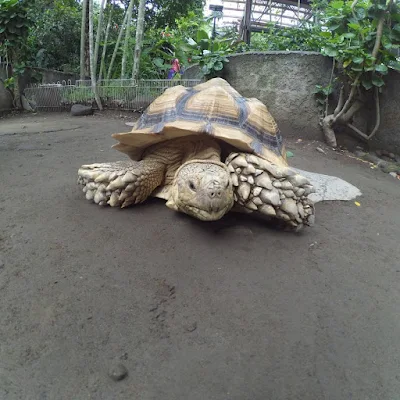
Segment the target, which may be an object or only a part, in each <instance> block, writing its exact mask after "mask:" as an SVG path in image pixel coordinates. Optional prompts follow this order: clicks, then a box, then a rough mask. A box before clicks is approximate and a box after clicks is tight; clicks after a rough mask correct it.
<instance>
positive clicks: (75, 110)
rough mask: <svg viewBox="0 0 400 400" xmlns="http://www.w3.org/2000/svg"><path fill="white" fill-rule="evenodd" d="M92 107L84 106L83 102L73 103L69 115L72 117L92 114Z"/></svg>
mask: <svg viewBox="0 0 400 400" xmlns="http://www.w3.org/2000/svg"><path fill="white" fill-rule="evenodd" d="M92 114H93V109H92V107H90V106H84V105H83V104H74V105H73V106H72V107H71V115H73V116H74V117H82V116H84V115H92Z"/></svg>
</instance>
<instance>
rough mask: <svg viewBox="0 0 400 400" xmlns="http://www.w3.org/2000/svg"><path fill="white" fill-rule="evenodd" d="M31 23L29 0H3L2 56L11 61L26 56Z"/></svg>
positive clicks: (0, 11)
mask: <svg viewBox="0 0 400 400" xmlns="http://www.w3.org/2000/svg"><path fill="white" fill-rule="evenodd" d="M30 25H31V20H30V18H29V16H28V7H27V1H25V0H22V1H21V0H20V1H19V0H1V2H0V45H1V46H0V56H2V57H5V58H6V59H8V60H9V62H12V61H18V60H20V59H23V58H24V53H25V52H26V49H27V46H26V44H27V43H26V40H27V37H28V32H29V27H30Z"/></svg>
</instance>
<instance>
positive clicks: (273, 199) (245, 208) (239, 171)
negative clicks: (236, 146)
mask: <svg viewBox="0 0 400 400" xmlns="http://www.w3.org/2000/svg"><path fill="white" fill-rule="evenodd" d="M225 163H226V165H227V166H228V169H229V171H230V173H231V179H232V183H233V186H234V196H235V201H236V210H237V211H241V212H246V213H261V214H262V215H263V216H267V217H271V218H278V219H280V220H282V221H284V222H286V223H287V224H288V225H289V226H292V227H296V228H297V229H301V228H302V227H303V225H310V226H312V225H313V224H314V219H315V209H314V205H313V202H312V201H311V200H310V199H308V198H307V196H308V195H309V194H310V193H313V192H314V188H313V186H312V185H311V184H310V182H309V181H308V180H307V179H306V178H305V177H303V176H301V175H299V174H298V173H296V172H295V171H293V170H291V169H290V168H289V167H282V166H277V165H274V164H271V163H269V162H268V161H266V160H264V159H262V158H260V157H258V156H256V155H253V154H245V153H231V154H230V155H229V156H228V158H227V159H226V162H225Z"/></svg>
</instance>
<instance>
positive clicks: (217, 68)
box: [214, 61, 224, 71]
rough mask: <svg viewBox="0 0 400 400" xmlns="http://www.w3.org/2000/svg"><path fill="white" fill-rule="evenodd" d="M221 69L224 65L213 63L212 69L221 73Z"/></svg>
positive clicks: (218, 62)
mask: <svg viewBox="0 0 400 400" xmlns="http://www.w3.org/2000/svg"><path fill="white" fill-rule="evenodd" d="M222 68H224V64H223V63H222V62H221V61H217V62H215V63H214V69H215V70H216V71H221V69H222Z"/></svg>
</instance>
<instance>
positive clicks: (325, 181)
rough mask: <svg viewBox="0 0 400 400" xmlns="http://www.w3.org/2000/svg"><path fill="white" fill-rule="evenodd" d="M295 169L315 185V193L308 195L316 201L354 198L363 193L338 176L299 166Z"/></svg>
mask: <svg viewBox="0 0 400 400" xmlns="http://www.w3.org/2000/svg"><path fill="white" fill-rule="evenodd" d="M293 169H295V170H296V171H297V172H298V173H299V174H300V175H303V176H304V177H305V178H307V179H308V180H309V181H310V183H311V185H313V186H314V189H315V193H311V194H310V195H309V196H308V198H309V199H310V200H312V201H313V202H314V203H318V202H320V201H328V200H353V199H355V198H356V197H358V196H361V195H362V193H361V191H360V190H359V189H358V188H357V187H355V186H354V185H352V184H351V183H349V182H346V181H344V180H343V179H341V178H337V177H336V176H330V175H323V174H317V173H315V172H309V171H303V170H301V169H297V168H293Z"/></svg>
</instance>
